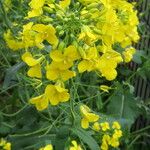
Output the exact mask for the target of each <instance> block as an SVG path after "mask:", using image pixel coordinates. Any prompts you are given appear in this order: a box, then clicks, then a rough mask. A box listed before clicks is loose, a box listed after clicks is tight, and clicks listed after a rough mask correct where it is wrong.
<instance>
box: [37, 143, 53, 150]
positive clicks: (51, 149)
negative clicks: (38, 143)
mask: <svg viewBox="0 0 150 150" xmlns="http://www.w3.org/2000/svg"><path fill="white" fill-rule="evenodd" d="M39 150H53V146H52V145H51V144H48V145H46V146H45V147H42V148H40V149H39Z"/></svg>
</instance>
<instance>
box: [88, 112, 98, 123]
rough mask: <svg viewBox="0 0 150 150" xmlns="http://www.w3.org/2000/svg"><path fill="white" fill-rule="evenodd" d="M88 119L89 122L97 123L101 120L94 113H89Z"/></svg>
mask: <svg viewBox="0 0 150 150" xmlns="http://www.w3.org/2000/svg"><path fill="white" fill-rule="evenodd" d="M86 119H87V120H88V121H89V122H95V121H97V120H98V119H99V115H96V114H93V113H87V115H86Z"/></svg>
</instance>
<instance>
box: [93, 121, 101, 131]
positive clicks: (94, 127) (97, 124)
mask: <svg viewBox="0 0 150 150" xmlns="http://www.w3.org/2000/svg"><path fill="white" fill-rule="evenodd" d="M92 128H93V130H95V131H97V132H98V131H99V130H100V124H99V123H98V122H95V123H94V124H93V126H92Z"/></svg>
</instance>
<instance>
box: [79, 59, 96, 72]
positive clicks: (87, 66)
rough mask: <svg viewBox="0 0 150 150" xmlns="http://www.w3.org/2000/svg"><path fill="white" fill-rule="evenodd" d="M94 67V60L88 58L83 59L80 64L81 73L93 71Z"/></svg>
mask: <svg viewBox="0 0 150 150" xmlns="http://www.w3.org/2000/svg"><path fill="white" fill-rule="evenodd" d="M93 69H94V67H93V62H92V61H88V60H82V61H81V62H80V63H79V64H78V70H79V73H83V72H85V71H92V70H93Z"/></svg>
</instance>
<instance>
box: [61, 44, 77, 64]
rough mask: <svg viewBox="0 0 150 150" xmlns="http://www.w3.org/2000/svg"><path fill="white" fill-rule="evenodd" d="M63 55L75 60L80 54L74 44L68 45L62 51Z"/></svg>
mask: <svg viewBox="0 0 150 150" xmlns="http://www.w3.org/2000/svg"><path fill="white" fill-rule="evenodd" d="M64 56H67V57H69V59H70V60H71V61H74V60H77V59H79V58H80V55H79V53H78V51H77V49H76V47H75V46H73V45H70V46H68V47H67V48H66V49H65V51H64Z"/></svg>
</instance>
